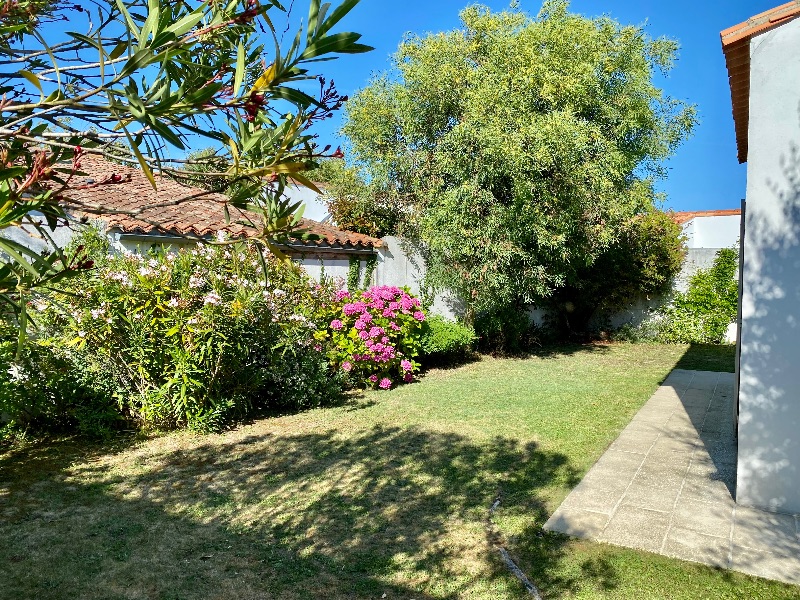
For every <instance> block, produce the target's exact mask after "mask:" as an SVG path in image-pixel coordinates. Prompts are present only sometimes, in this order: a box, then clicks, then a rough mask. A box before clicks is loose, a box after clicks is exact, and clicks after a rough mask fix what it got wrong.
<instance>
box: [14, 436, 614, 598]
mask: <svg viewBox="0 0 800 600" xmlns="http://www.w3.org/2000/svg"><path fill="white" fill-rule="evenodd" d="M172 439H174V438H170V437H168V438H164V439H163V440H156V442H155V444H151V443H149V442H148V443H146V444H143V445H141V446H138V447H135V448H129V449H128V450H127V451H126V452H124V453H123V454H121V455H115V454H114V452H119V451H121V450H123V449H124V448H117V449H114V450H113V451H112V453H111V454H109V455H103V454H102V453H98V452H97V449H95V448H93V449H92V450H91V451H90V452H88V453H87V452H85V451H83V450H82V449H81V448H80V447H79V446H76V445H74V444H62V445H58V444H56V445H52V446H50V447H41V448H38V449H32V450H30V451H24V452H19V453H12V454H9V455H5V456H0V535H2V539H3V540H4V542H3V544H0V564H3V565H4V575H3V577H2V578H0V597H7V598H30V597H36V598H37V599H38V598H41V599H48V598H88V599H92V598H175V599H177V598H193V599H199V598H232V597H237V598H380V597H382V594H384V593H386V594H387V598H392V597H396V598H417V599H423V598H431V597H433V594H431V593H426V591H425V590H430V589H435V590H437V591H436V593H435V597H437V598H459V597H463V596H464V595H469V594H470V592H471V590H473V588H474V587H475V586H476V585H479V586H483V587H484V588H488V589H489V590H492V589H495V590H497V593H499V594H500V597H509V598H513V597H520V598H522V597H525V596H524V593H523V590H522V587H521V586H520V585H519V584H518V583H517V582H516V580H514V579H513V577H512V576H511V575H510V574H509V573H508V572H507V570H506V569H505V567H504V566H503V565H502V563H501V562H500V560H499V559H498V555H497V552H496V550H495V549H494V548H493V547H492V545H493V544H495V543H498V540H496V539H495V538H493V537H492V536H490V535H489V534H488V532H487V531H488V530H487V531H484V525H483V521H484V519H485V515H487V513H488V508H489V506H490V505H491V504H492V502H493V499H494V498H495V497H496V496H497V494H498V493H499V494H501V495H502V497H503V498H504V505H503V506H504V508H503V509H502V510H508V511H510V512H514V511H516V513H518V514H525V515H527V516H528V517H529V516H530V515H534V516H535V519H533V521H531V522H532V523H534V525H531V526H530V527H528V528H526V529H525V531H524V532H523V533H522V534H521V535H520V536H519V539H518V540H514V543H513V544H512V546H510V547H509V550H510V551H512V553H513V552H514V548H518V547H519V548H521V547H524V548H525V549H526V550H525V557H527V559H526V560H524V561H523V562H524V563H527V564H531V563H533V562H534V561H533V560H531V559H535V565H536V572H535V574H534V576H535V577H539V578H540V580H539V581H537V584H538V585H542V586H543V587H545V588H549V589H552V590H568V589H574V588H576V586H578V585H579V583H580V582H579V581H578V580H573V579H568V578H567V579H564V580H559V579H557V578H551V579H548V578H547V574H548V572H549V571H550V570H551V569H552V566H553V565H554V564H555V563H556V562H557V561H558V560H559V559H560V558H561V548H562V547H563V545H564V543H565V542H566V540H564V539H562V538H560V537H557V536H556V537H554V536H542V534H541V531H540V527H541V525H542V524H543V523H544V522H545V520H546V518H547V516H548V514H547V509H546V507H545V503H544V499H543V497H542V495H541V491H542V489H543V488H544V487H546V486H553V485H565V486H570V487H571V486H574V485H575V484H576V483H577V480H578V479H577V474H576V473H575V471H574V470H573V468H572V467H571V466H570V465H569V463H568V461H567V459H566V457H565V456H563V455H561V454H558V453H552V452H545V451H543V450H542V449H541V448H539V447H538V446H536V445H535V444H532V443H531V444H525V445H523V444H520V443H519V442H517V441H515V440H511V439H506V438H496V439H493V440H491V441H490V442H487V443H485V444H480V445H479V444H476V443H474V442H472V441H471V440H469V439H467V438H465V437H462V436H459V435H455V434H446V433H436V432H430V431H422V430H418V429H400V428H395V427H375V428H373V429H371V430H366V431H363V432H359V433H356V434H351V433H347V434H344V433H343V432H340V431H335V430H332V431H328V432H324V433H318V432H317V433H304V434H297V435H280V436H276V435H271V434H268V433H263V434H256V435H245V434H243V433H240V432H234V434H228V435H226V436H211V437H209V438H203V440H202V441H201V442H200V443H196V444H194V445H192V446H191V447H187V446H189V444H182V445H181V446H182V447H175V446H177V445H178V444H177V443H174V442H170V440H172ZM179 439H181V438H179ZM506 507H508V508H507V509H506ZM476 540H477V543H476ZM525 557H524V558H525ZM609 569H610V567H608V565H586V575H585V576H588V577H596V578H600V579H602V580H604V581H606V582H608V581H613V579H614V578H613V573H609V571H608V570H609ZM471 574H472V575H471ZM491 593H492V592H491V591H490V592H489V594H490V595H491Z"/></svg>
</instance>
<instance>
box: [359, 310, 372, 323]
mask: <svg viewBox="0 0 800 600" xmlns="http://www.w3.org/2000/svg"><path fill="white" fill-rule="evenodd" d="M361 320H362V321H364V323H372V315H371V314H369V313H368V312H364V314H363V315H361Z"/></svg>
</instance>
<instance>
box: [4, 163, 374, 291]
mask: <svg viewBox="0 0 800 600" xmlns="http://www.w3.org/2000/svg"><path fill="white" fill-rule="evenodd" d="M81 170H82V171H83V172H85V173H86V175H84V176H81V177H80V178H79V179H76V180H74V181H72V182H71V185H70V187H69V189H68V190H67V192H66V193H65V196H66V197H67V198H68V202H69V203H70V205H71V210H70V212H71V214H72V215H73V217H74V218H75V219H76V220H81V219H83V220H86V219H97V220H98V221H100V222H101V223H102V224H103V225H104V226H105V228H106V234H107V235H108V238H109V241H110V243H111V246H112V248H113V249H115V250H116V251H119V252H122V251H128V252H146V251H147V250H149V249H150V248H151V247H152V246H154V245H155V246H169V247H171V248H174V249H180V248H183V247H187V246H194V245H195V244H196V243H197V240H198V238H211V237H213V236H215V235H218V234H220V233H224V234H226V235H229V236H231V237H247V236H249V235H252V232H253V230H252V229H251V228H248V227H247V226H246V225H244V224H242V221H244V220H246V219H247V215H246V214H245V213H243V212H241V211H238V210H237V209H234V208H230V219H226V217H225V209H224V207H225V204H226V198H225V197H224V196H222V195H220V194H203V193H202V190H198V189H195V188H191V187H188V186H185V185H182V184H180V183H178V182H176V181H175V180H173V179H170V178H168V177H162V176H159V175H158V174H156V175H155V177H156V183H157V186H156V188H157V189H155V190H154V189H153V186H152V185H151V183H150V182H149V180H148V179H147V178H146V177H145V175H144V173H143V172H142V171H141V170H140V169H138V168H134V167H130V166H124V165H119V164H116V163H112V162H109V161H107V160H104V159H102V158H100V157H98V156H94V155H87V156H84V157H83V158H81ZM289 193H291V194H292V199H293V200H300V201H303V200H306V199H307V198H306V196H308V195H309V194H305V196H304V195H303V193H305V192H302V193H301V190H300V189H299V188H296V187H295V186H292V187H290V189H289ZM198 194H202V195H199V196H198V197H197V198H193V199H191V200H188V201H185V202H180V203H176V202H175V201H176V200H178V199H184V198H188V197H191V196H194V195H198ZM143 207H144V209H143ZM313 208H314V206H312V209H313ZM316 208H318V209H319V210H318V211H317V212H319V213H320V214H317V213H314V216H317V217H321V218H324V217H325V215H324V214H322V213H321V212H320V211H322V210H323V209H322V207H321V206H317V207H316ZM95 211H96V212H99V215H98V214H95ZM312 212H313V211H312ZM300 227H301V228H303V229H306V230H308V231H309V232H311V233H313V234H315V235H316V236H318V239H316V240H313V241H299V240H293V241H291V242H289V243H288V244H285V245H283V246H282V247H281V250H282V251H284V252H285V253H286V254H288V255H289V256H291V258H292V259H293V260H294V261H296V262H298V263H299V264H301V265H302V266H303V267H304V268H305V269H306V271H308V273H309V275H311V276H312V277H315V278H319V277H320V276H321V275H322V273H324V274H325V275H326V276H327V277H333V278H339V279H342V280H346V279H347V276H348V273H349V270H350V265H351V262H352V261H354V260H355V261H358V262H363V263H366V262H367V259H368V258H370V257H377V254H378V252H379V251H380V248H381V247H382V246H383V242H382V241H381V240H379V239H377V238H373V237H370V236H366V235H361V234H359V233H354V232H350V231H343V230H341V229H338V228H336V227H335V226H333V225H332V224H330V223H323V222H320V221H317V220H314V219H308V218H306V219H302V220H301V222H300ZM73 230H74V228H66V227H65V228H60V230H59V231H57V232H56V239H57V241H58V243H59V244H60V245H63V244H66V243H67V242H68V241H69V238H70V237H71V235H72V234H73ZM27 233H29V232H25V231H24V230H21V229H17V230H10V231H8V233H7V234H8V235H11V236H13V237H16V238H20V239H23V238H25V237H26V234H27ZM27 243H28V244H29V245H30V244H34V245H35V244H37V243H41V242H37V241H36V240H30V239H29V240H28V242H27Z"/></svg>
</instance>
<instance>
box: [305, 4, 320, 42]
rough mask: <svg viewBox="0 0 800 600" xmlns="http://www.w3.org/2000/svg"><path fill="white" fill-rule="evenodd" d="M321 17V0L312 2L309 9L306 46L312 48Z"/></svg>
mask: <svg viewBox="0 0 800 600" xmlns="http://www.w3.org/2000/svg"><path fill="white" fill-rule="evenodd" d="M318 17H319V0H311V4H310V6H309V8H308V32H307V33H306V45H308V46H310V45H311V44H312V43H313V41H314V39H315V37H316V33H317V18H318Z"/></svg>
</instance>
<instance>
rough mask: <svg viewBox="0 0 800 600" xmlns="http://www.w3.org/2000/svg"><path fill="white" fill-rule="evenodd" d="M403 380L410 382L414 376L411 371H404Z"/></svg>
mask: <svg viewBox="0 0 800 600" xmlns="http://www.w3.org/2000/svg"><path fill="white" fill-rule="evenodd" d="M403 381H405V382H406V383H411V382H412V381H414V376H413V375H412V374H411V373H406V374H405V375H404V376H403Z"/></svg>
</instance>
